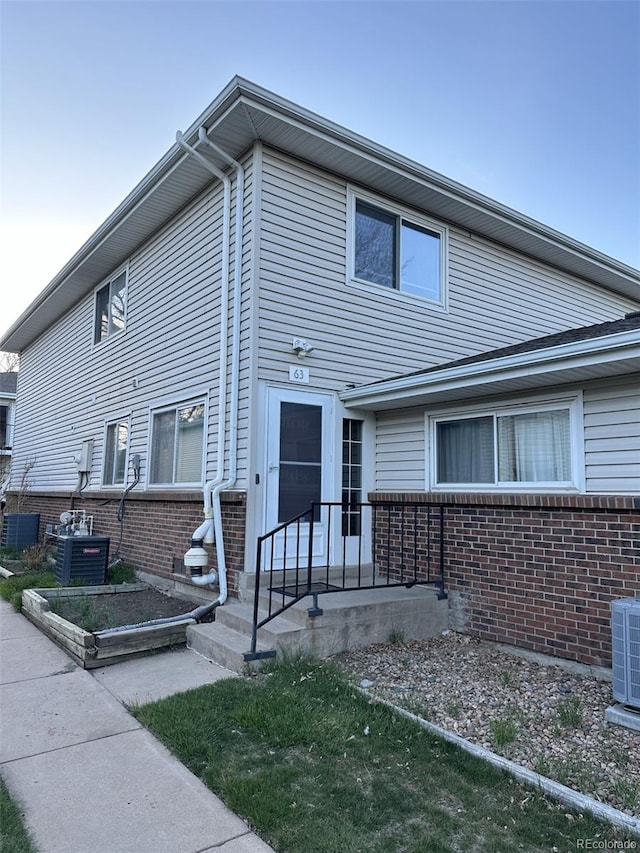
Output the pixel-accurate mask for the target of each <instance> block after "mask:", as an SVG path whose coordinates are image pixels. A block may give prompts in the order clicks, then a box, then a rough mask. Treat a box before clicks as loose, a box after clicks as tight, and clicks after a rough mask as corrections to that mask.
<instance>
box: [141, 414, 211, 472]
mask: <svg viewBox="0 0 640 853" xmlns="http://www.w3.org/2000/svg"><path fill="white" fill-rule="evenodd" d="M203 455H204V403H203V402H201V401H200V402H193V403H187V404H183V405H179V406H175V407H171V408H166V409H162V410H159V411H156V412H154V413H153V416H152V427H151V466H150V475H149V482H150V483H151V484H152V485H154V486H158V485H177V484H200V483H201V482H202V461H203Z"/></svg>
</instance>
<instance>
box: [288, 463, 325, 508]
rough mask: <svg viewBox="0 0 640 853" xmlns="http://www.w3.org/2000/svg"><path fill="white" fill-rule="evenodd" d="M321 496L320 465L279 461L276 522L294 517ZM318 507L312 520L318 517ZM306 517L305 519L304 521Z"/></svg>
mask: <svg viewBox="0 0 640 853" xmlns="http://www.w3.org/2000/svg"><path fill="white" fill-rule="evenodd" d="M320 498H321V467H320V465H315V464H309V463H301V464H296V463H294V462H281V463H280V488H279V490H278V522H281V521H288V520H289V519H290V518H295V516H296V515H299V514H300V513H301V512H304V511H305V510H307V509H309V508H310V506H311V503H312V502H314V503H317V502H318V501H320ZM319 517H320V516H319V507H318V508H317V510H316V515H315V518H314V521H318V519H319ZM306 520H308V519H305V521H306Z"/></svg>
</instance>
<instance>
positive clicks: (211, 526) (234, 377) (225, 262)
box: [176, 128, 244, 604]
mask: <svg viewBox="0 0 640 853" xmlns="http://www.w3.org/2000/svg"><path fill="white" fill-rule="evenodd" d="M198 135H199V139H200V141H201V142H206V144H207V145H209V147H211V148H212V149H213V150H214V151H216V152H217V153H218V154H219V155H220V156H221V157H223V159H225V160H226V161H227V162H228V163H230V164H232V165H233V166H234V168H235V169H236V172H237V175H238V181H237V186H236V231H235V259H234V287H233V325H232V344H231V345H232V365H231V410H230V470H229V476H228V478H227V480H224V451H225V432H226V415H227V354H228V339H229V291H230V275H229V254H230V253H229V246H230V242H231V180H230V179H229V178H228V177H227V175H225V173H224V172H222V171H221V170H220V169H218V168H217V167H216V166H215V165H214V164H213V163H212V162H211V161H210V160H208V159H207V158H206V157H203V156H202V154H201V153H200V152H199V151H196V149H195V148H193V147H192V146H190V145H188V144H187V142H185V140H184V137H183V136H182V134H181V133H180V132H178V133H177V134H176V141H177V143H178V145H180V147H181V148H183V149H184V150H185V151H187V152H188V153H189V154H191V155H192V156H193V157H194V158H195V159H196V160H198V162H199V163H201V164H202V165H203V166H204V167H205V168H206V169H208V170H209V171H210V172H212V174H214V175H215V176H216V177H217V178H219V180H220V181H221V182H222V184H223V188H224V204H223V221H222V229H223V233H222V261H221V269H222V295H221V300H220V315H221V316H220V368H219V389H218V392H219V396H218V452H217V460H216V473H215V476H214V478H213V479H212V480H209V481H208V482H207V483H206V484H205V486H204V490H203V497H204V516H205V518H204V521H203V522H202V524H201V525H200V526H199V527H198V528H197V529H196V530H195V531H194V533H193V534H192V537H191V538H192V547H191V548H190V549H189V551H188V552H187V554H185V565H190V566H202V567H204V566H206V564H207V562H208V559H207V554H206V551H205V550H204V548H202V544H200V545H199V546H198V544H195V542H194V540H197V542H199V543H202V542H203V541H204V542H206V543H207V544H211V543H213V542H215V544H216V556H217V560H218V573H216V572H215V571H214V572H210V573H208V574H206V575H195V576H193V577H192V578H191V581H192V582H193V583H195V584H196V585H198V586H207V585H209V584H211V583H214V582H215V581H216V580H217V579H218V578H219V584H220V595H219V597H218V601H217V602H216V604H224V602H225V601H226V600H227V567H226V559H225V551H224V535H223V530H222V511H221V506H220V493H221V492H222V491H223V490H224V489H227V488H229V487H230V486H232V485H234V484H235V482H236V478H237V468H238V465H237V460H238V449H237V433H238V426H237V420H238V418H237V414H238V386H239V372H240V355H239V342H240V295H241V274H242V269H241V268H242V203H243V198H244V170H243V168H242V166H241V165H240V164H239V163H237V162H236V161H235V160H233V159H232V158H231V157H230V156H229V155H228V154H227V153H226V152H224V151H222V150H221V149H220V148H218V147H217V146H216V145H214V144H213V143H212V142H210V140H209V138H208V137H207V135H206V131H205V130H204V128H200V131H199V134H198Z"/></svg>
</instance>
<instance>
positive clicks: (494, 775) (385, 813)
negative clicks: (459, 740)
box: [134, 661, 628, 853]
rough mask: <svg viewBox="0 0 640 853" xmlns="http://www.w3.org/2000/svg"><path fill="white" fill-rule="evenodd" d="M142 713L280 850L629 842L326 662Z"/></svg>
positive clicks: (426, 851)
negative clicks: (375, 698) (374, 699)
mask: <svg viewBox="0 0 640 853" xmlns="http://www.w3.org/2000/svg"><path fill="white" fill-rule="evenodd" d="M134 713H135V714H136V716H137V717H138V719H140V721H141V722H142V723H143V724H144V725H146V726H147V727H148V728H149V729H150V730H151V731H153V732H154V734H156V735H157V737H158V738H160V740H162V741H163V742H164V743H165V744H166V745H167V746H168V747H169V748H170V749H171V750H172V751H173V752H174V753H175V754H176V755H177V756H178V757H179V758H180V760H181V761H182V762H183V763H184V764H186V765H187V767H189V768H190V769H191V770H192V771H193V772H194V773H195V774H196V775H197V776H199V777H200V778H201V779H202V780H203V781H204V782H205V784H206V785H208V786H209V788H211V790H213V791H214V792H215V793H216V794H218V795H219V796H220V797H221V798H222V799H223V800H224V801H225V802H226V803H227V805H228V806H229V807H230V808H231V809H232V810H233V811H235V812H237V813H238V814H240V815H242V816H243V817H244V818H245V819H246V820H247V821H248V822H249V823H250V824H251V825H252V826H253V827H254V828H255V829H256V831H257V832H258V833H259V834H260V835H261V836H262V837H263V838H264V839H265V840H266V841H267V842H268V843H269V844H271V845H272V846H273V847H274V848H275V849H276V850H277V851H282V853H284V851H287V853H316V851H317V853H320V851H322V853H352V852H353V853H357V851H367V853H375V851H380V853H396V851H407V853H439V851H443V853H444V851H462V853H472V851H490V853H501V851H512V850H525V851H541V853H542V851H544V853H549V851H553V850H558V851H575V850H576V849H580V847H579V846H578V842H579V840H581V839H591V840H594V841H596V842H597V843H598V845H602V846H601V849H603V848H604V843H606V842H607V841H609V842H610V841H614V840H618V841H620V840H624V839H625V838H627V837H628V836H625V835H623V834H621V833H617V832H615V831H614V830H613V829H611V828H610V827H608V826H604V825H602V824H600V823H598V822H597V821H595V820H594V819H592V818H591V817H588V816H583V815H578V814H575V815H572V814H567V809H566V808H565V807H562V806H559V805H558V804H556V803H554V802H552V801H549V800H547V799H546V798H545V797H543V796H542V795H541V794H540V793H539V792H538V791H535V790H531V789H526V788H524V787H522V786H520V785H518V784H516V783H515V782H514V781H513V780H512V779H511V778H510V777H508V776H507V775H505V774H503V773H501V772H499V771H497V770H496V769H495V768H493V767H492V766H491V765H489V764H487V763H486V762H484V761H481V760H479V759H477V758H474V757H473V756H470V755H468V754H467V753H465V752H463V751H462V750H460V749H458V748H457V747H455V746H453V745H451V744H448V743H446V742H444V741H442V740H440V739H438V738H435V737H434V736H433V735H431V734H430V733H429V732H427V731H425V730H424V729H422V728H421V727H420V726H419V725H417V724H416V723H414V722H412V721H410V720H407V719H404V718H402V717H400V716H399V715H397V714H395V713H394V712H393V711H392V710H390V709H389V708H387V707H385V706H383V705H379V704H372V703H370V702H369V701H368V700H367V699H366V698H365V697H364V696H362V695H361V694H360V693H359V692H358V691H357V690H356V689H355V688H353V687H352V686H350V685H349V683H348V682H347V680H346V678H345V676H344V675H343V674H342V673H341V672H340V670H339V669H338V668H336V667H334V666H333V665H331V664H328V663H325V662H322V663H319V662H310V661H298V662H295V663H288V664H280V665H279V666H277V667H275V668H274V669H273V670H272V672H271V673H270V674H266V675H260V676H254V677H252V678H249V679H238V678H236V679H229V680H226V681H222V682H217V683H216V684H213V685H210V686H207V687H202V688H199V689H197V690H192V691H189V692H187V693H183V694H179V695H177V696H173V697H170V698H169V699H165V700H163V701H161V702H156V703H151V704H149V705H145V706H143V707H140V708H136V709H134Z"/></svg>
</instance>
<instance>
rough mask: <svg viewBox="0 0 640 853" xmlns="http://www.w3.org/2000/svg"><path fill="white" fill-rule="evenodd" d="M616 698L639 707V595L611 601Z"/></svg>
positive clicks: (614, 689)
mask: <svg viewBox="0 0 640 853" xmlns="http://www.w3.org/2000/svg"><path fill="white" fill-rule="evenodd" d="M611 639H612V670H613V671H612V676H613V698H614V699H615V700H616V702H621V703H622V704H623V705H629V706H630V707H632V708H637V709H638V710H640V598H621V599H618V600H617V601H612V602H611Z"/></svg>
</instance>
